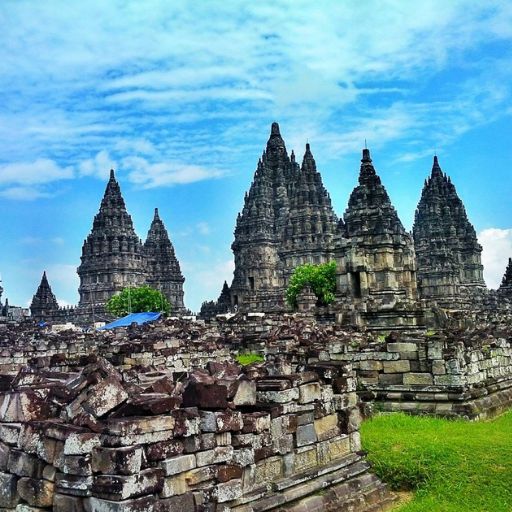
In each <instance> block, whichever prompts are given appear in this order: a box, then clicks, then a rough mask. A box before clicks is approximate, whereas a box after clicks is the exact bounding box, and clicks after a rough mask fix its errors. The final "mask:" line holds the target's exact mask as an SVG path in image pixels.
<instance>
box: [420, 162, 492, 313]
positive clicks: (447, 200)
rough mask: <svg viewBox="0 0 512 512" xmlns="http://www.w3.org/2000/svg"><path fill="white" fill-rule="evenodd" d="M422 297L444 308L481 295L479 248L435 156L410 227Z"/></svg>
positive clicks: (461, 303) (482, 287)
mask: <svg viewBox="0 0 512 512" xmlns="http://www.w3.org/2000/svg"><path fill="white" fill-rule="evenodd" d="M413 235H414V242H415V248H416V262H417V268H418V285H419V290H420V295H421V297H422V298H425V299H428V300H431V301H434V302H435V303H436V304H437V305H439V306H441V307H445V308H448V309H451V308H453V309H458V308H460V307H461V305H463V304H464V303H467V305H469V303H470V302H471V301H472V300H471V297H472V296H474V295H475V292H477V293H478V292H480V293H481V292H483V291H485V289H486V288H485V282H484V279H483V266H482V263H481V252H482V247H481V246H480V244H479V243H478V240H477V238H476V233H475V229H474V228H473V226H472V225H471V223H470V222H469V220H468V217H467V214H466V209H465V208H464V205H463V203H462V201H461V200H460V198H459V196H458V195H457V191H456V190H455V186H454V185H453V183H452V182H451V180H450V178H449V177H448V176H447V175H446V174H444V173H443V172H442V170H441V167H440V166H439V162H438V159H437V156H435V157H434V164H433V166H432V173H431V175H430V177H429V178H428V179H427V180H425V185H424V187H423V190H422V193H421V198H420V201H419V203H418V207H417V209H416V214H415V218H414V227H413Z"/></svg>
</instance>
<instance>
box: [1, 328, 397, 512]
mask: <svg viewBox="0 0 512 512" xmlns="http://www.w3.org/2000/svg"><path fill="white" fill-rule="evenodd" d="M150 332H151V330H148V331H146V333H150ZM148 338H151V336H150V335H148ZM150 341H151V342H152V343H154V342H155V340H150ZM81 361H82V363H84V366H83V368H81V369H77V368H76V367H75V368H74V369H73V370H72V371H62V370H60V371H59V370H56V369H51V370H50V369H44V368H34V367H32V368H25V369H23V370H21V371H20V372H19V373H18V374H17V375H16V376H15V377H14V378H13V379H12V380H11V381H10V382H7V381H6V382H4V383H3V391H2V392H1V393H0V510H6V511H7V510H16V511H18V512H28V511H43V510H54V511H56V512H64V511H65V512H82V511H86V512H89V511H97V512H115V511H123V512H130V511H133V512H135V511H138V512H142V511H147V512H151V511H155V512H157V511H165V510H170V511H174V510H179V511H180V512H188V511H205V512H207V511H212V512H213V511H216V512H221V511H226V512H227V511H229V510H234V511H238V512H249V511H264V510H272V509H278V508H280V507H282V506H285V505H286V506H287V507H289V508H287V510H292V511H293V510H295V511H297V512H298V511H300V510H308V511H316V510H318V511H320V510H327V511H329V510H332V511H334V510H340V511H345V510H346V511H348V510H351V511H353V510H384V508H383V507H385V506H387V504H390V503H391V502H392V499H391V497H390V495H389V494H388V492H387V490H386V488H385V486H384V485H383V484H382V483H381V482H380V481H379V480H378V479H377V478H376V477H375V476H373V475H372V474H371V473H369V472H368V470H369V465H368V463H367V462H366V461H365V459H364V456H363V454H362V453H361V452H360V438H359V431H358V430H359V424H360V421H361V415H360V412H359V408H358V405H357V395H356V393H355V387H356V381H355V376H354V373H353V372H352V370H351V367H350V365H348V364H345V363H342V364H339V363H336V364H332V363H324V362H318V363H315V364H311V365H308V366H304V367H301V368H300V370H301V371H300V372H299V373H297V368H294V369H293V370H294V371H288V372H287V373H284V372H283V371H282V367H281V366H280V365H279V364H270V365H268V366H267V365H263V364H253V365H250V366H248V367H245V368H241V367H240V366H239V365H237V364H234V363H232V362H215V361H210V362H209V363H208V364H206V365H205V368H204V369H196V370H193V371H191V372H188V373H184V372H172V371H165V370H155V369H154V368H145V369H144V368H142V367H140V368H137V370H134V369H131V368H127V369H124V368H122V367H121V366H119V367H117V368H116V367H115V366H114V365H113V364H112V363H111V362H108V361H107V360H106V359H104V358H101V357H97V356H95V355H90V356H87V357H82V358H81ZM62 363H63V364H62V367H63V368H65V367H69V368H72V365H66V364H65V363H66V362H65V361H62ZM320 491H321V492H320Z"/></svg>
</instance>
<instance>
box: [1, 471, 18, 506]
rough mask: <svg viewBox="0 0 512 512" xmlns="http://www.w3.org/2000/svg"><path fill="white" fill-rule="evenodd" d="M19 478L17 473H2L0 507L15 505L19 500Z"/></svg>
mask: <svg viewBox="0 0 512 512" xmlns="http://www.w3.org/2000/svg"><path fill="white" fill-rule="evenodd" d="M17 483H18V479H17V478H16V476H15V475H9V474H7V473H0V507H5V508H7V509H9V508H11V507H15V506H16V503H18V501H19V495H18V491H17Z"/></svg>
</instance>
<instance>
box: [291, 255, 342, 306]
mask: <svg viewBox="0 0 512 512" xmlns="http://www.w3.org/2000/svg"><path fill="white" fill-rule="evenodd" d="M308 285H309V286H310V287H311V289H312V290H313V293H314V294H315V295H316V296H317V299H318V303H319V304H320V305H327V304H330V303H331V302H332V301H333V300H334V293H335V291H336V263H335V262H334V261H331V262H329V263H322V264H320V265H312V264H309V263H307V264H305V265H300V266H299V267H297V268H296V269H295V270H294V271H293V274H292V276H291V278H290V283H289V285H288V289H287V290H286V302H287V303H288V304H289V305H290V306H292V307H297V297H298V295H299V294H300V292H301V291H302V290H303V289H304V287H306V286H308Z"/></svg>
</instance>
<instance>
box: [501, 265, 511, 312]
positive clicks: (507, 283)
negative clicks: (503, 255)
mask: <svg viewBox="0 0 512 512" xmlns="http://www.w3.org/2000/svg"><path fill="white" fill-rule="evenodd" d="M498 293H499V295H500V296H501V297H504V298H505V299H508V300H510V301H511V302H512V258H509V259H508V265H507V269H506V270H505V275H504V276H503V280H502V281H501V285H500V287H499V289H498Z"/></svg>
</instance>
